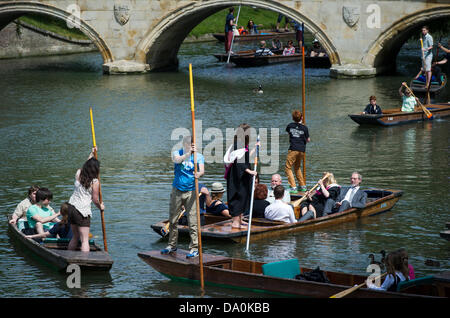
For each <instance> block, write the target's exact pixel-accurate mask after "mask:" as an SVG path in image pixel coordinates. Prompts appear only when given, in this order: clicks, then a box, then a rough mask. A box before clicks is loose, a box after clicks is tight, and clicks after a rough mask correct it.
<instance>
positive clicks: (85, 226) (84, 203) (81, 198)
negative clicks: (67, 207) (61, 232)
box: [68, 149, 105, 252]
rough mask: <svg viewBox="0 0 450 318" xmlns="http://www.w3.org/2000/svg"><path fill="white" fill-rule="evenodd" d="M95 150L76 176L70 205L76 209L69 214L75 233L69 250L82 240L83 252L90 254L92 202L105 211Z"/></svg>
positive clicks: (98, 163)
mask: <svg viewBox="0 0 450 318" xmlns="http://www.w3.org/2000/svg"><path fill="white" fill-rule="evenodd" d="M94 150H96V149H92V152H91V154H90V155H89V158H88V160H87V161H86V162H85V163H84V165H83V167H82V168H81V169H78V170H77V173H76V174H75V184H74V185H75V188H74V190H73V193H72V195H71V197H70V199H69V204H71V205H72V206H73V207H74V208H75V209H71V212H69V221H70V226H71V228H72V233H73V236H72V239H71V240H70V243H69V246H68V249H69V250H75V249H76V248H77V246H78V241H79V240H81V251H83V252H89V230H90V219H91V216H92V211H91V202H93V203H94V204H95V206H96V207H97V208H98V209H99V210H101V211H103V210H104V209H105V206H104V204H103V202H100V200H99V189H100V184H99V182H98V176H99V173H100V162H99V161H98V160H97V159H95V158H93V157H94Z"/></svg>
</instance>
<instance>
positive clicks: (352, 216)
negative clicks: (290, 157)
mask: <svg viewBox="0 0 450 318" xmlns="http://www.w3.org/2000/svg"><path fill="white" fill-rule="evenodd" d="M365 191H366V192H367V195H368V200H367V201H368V202H367V204H366V207H365V208H363V209H356V208H351V209H348V210H346V211H343V212H339V213H333V214H330V215H327V216H323V217H319V218H316V219H311V220H307V221H302V222H296V223H284V222H282V221H270V220H267V219H259V218H253V219H252V227H251V233H250V237H251V240H252V241H255V240H258V239H263V238H268V237H274V236H279V235H283V234H288V233H294V232H301V231H309V230H316V229H318V228H323V227H327V226H332V225H335V224H339V223H345V222H354V221H356V220H358V219H360V218H362V217H366V216H371V215H375V214H379V213H383V212H386V211H389V210H390V209H392V207H393V206H394V205H395V203H397V201H398V200H399V199H400V197H401V196H402V194H403V191H401V190H386V189H370V190H365ZM299 213H300V207H296V208H295V214H296V218H297V219H298V218H299ZM167 222H168V220H164V221H161V222H158V223H156V224H152V225H151V228H152V229H153V230H154V231H155V232H156V233H158V234H160V235H161V236H163V235H162V234H161V228H162V227H164V226H165V225H166V224H167ZM201 231H202V239H216V240H224V241H232V242H236V243H245V242H246V240H247V230H246V229H234V228H231V220H230V219H228V218H225V217H221V216H212V215H209V214H206V215H205V225H202V227H201ZM178 233H179V235H180V236H188V235H189V229H188V227H187V226H186V225H178ZM167 237H168V236H167Z"/></svg>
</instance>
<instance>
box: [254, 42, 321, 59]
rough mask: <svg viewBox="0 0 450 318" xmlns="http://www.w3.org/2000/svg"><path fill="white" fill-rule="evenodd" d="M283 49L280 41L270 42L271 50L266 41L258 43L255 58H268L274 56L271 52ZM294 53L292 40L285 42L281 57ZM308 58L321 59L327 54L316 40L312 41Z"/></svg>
mask: <svg viewBox="0 0 450 318" xmlns="http://www.w3.org/2000/svg"><path fill="white" fill-rule="evenodd" d="M282 49H283V45H282V43H281V41H280V40H279V39H277V38H275V39H274V40H273V41H272V49H269V48H267V47H266V41H264V40H263V41H260V42H259V48H258V49H257V50H256V52H255V56H268V55H274V54H275V53H274V52H272V50H273V51H281V50H282ZM295 53H296V48H295V46H294V42H293V41H292V40H289V41H288V42H287V46H285V47H284V49H283V52H282V55H283V56H289V55H294V54H295ZM307 55H308V56H310V57H323V56H327V52H326V51H325V50H324V49H323V48H322V46H321V45H320V43H319V41H318V40H317V39H314V41H313V45H312V47H311V49H310V50H309V52H308V53H307Z"/></svg>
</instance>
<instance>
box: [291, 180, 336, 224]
mask: <svg viewBox="0 0 450 318" xmlns="http://www.w3.org/2000/svg"><path fill="white" fill-rule="evenodd" d="M327 190H328V193H329V194H330V195H329V197H328V198H325V196H324V195H323V193H322V191H319V193H315V194H314V195H313V196H312V198H311V199H312V200H311V201H310V200H306V201H304V202H303V203H302V204H301V205H300V208H301V209H303V207H305V206H306V207H308V206H309V205H310V204H312V206H313V207H314V209H316V217H318V218H319V217H321V216H323V210H324V208H325V202H326V201H327V199H333V200H334V201H336V199H337V197H338V196H339V193H340V192H341V188H340V187H339V186H333V187H330V188H329V189H327Z"/></svg>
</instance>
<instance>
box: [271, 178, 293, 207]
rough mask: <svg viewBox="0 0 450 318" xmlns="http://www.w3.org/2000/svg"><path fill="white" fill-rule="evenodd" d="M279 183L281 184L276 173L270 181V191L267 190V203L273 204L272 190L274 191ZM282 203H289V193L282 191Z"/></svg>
mask: <svg viewBox="0 0 450 318" xmlns="http://www.w3.org/2000/svg"><path fill="white" fill-rule="evenodd" d="M281 183H282V179H281V176H280V175H279V174H278V173H276V174H274V175H272V179H271V181H270V187H271V188H272V189H270V190H269V192H268V194H267V199H266V201H268V202H269V203H274V202H275V196H274V194H273V190H274V189H275V187H276V186H279V185H281ZM283 202H285V203H291V195H290V194H289V191H284V196H283Z"/></svg>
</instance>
